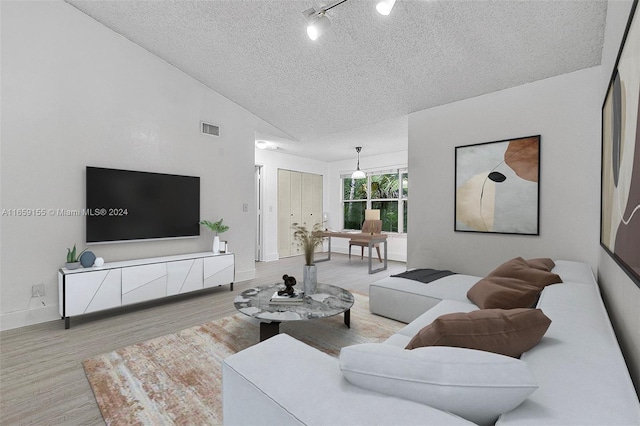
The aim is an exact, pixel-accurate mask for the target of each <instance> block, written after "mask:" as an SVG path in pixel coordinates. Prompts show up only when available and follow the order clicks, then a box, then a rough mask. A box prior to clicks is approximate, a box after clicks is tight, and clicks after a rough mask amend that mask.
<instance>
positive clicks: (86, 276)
mask: <svg viewBox="0 0 640 426" xmlns="http://www.w3.org/2000/svg"><path fill="white" fill-rule="evenodd" d="M64 279H65V292H64V297H65V315H66V316H67V317H70V316H73V315H81V314H87V313H89V312H96V311H101V310H103V309H109V308H115V307H118V306H120V305H121V304H122V302H121V292H120V269H107V270H104V271H95V272H83V273H78V274H69V275H67V276H66V277H65V278H64Z"/></svg>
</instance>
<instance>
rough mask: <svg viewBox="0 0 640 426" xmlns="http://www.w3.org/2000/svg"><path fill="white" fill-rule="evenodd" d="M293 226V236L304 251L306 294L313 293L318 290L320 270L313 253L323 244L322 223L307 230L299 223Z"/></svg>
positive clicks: (304, 287) (303, 275) (303, 276)
mask: <svg viewBox="0 0 640 426" xmlns="http://www.w3.org/2000/svg"><path fill="white" fill-rule="evenodd" d="M292 228H293V229H294V231H293V238H294V239H295V240H296V242H297V243H298V245H299V246H300V247H302V250H303V251H304V261H305V265H304V267H303V269H302V272H303V273H302V278H303V281H302V283H303V284H302V285H303V289H304V294H313V293H315V291H316V284H318V270H317V267H316V265H315V264H314V263H313V254H314V252H315V250H316V248H317V247H320V246H321V245H322V240H323V237H322V223H316V224H315V225H313V228H312V229H311V231H309V230H307V227H306V226H304V225H300V224H297V223H294V224H293V226H292Z"/></svg>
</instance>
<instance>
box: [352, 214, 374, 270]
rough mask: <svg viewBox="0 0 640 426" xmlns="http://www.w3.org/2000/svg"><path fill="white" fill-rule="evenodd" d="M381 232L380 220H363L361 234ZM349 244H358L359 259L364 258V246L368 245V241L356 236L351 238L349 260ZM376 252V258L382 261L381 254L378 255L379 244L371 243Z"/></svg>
mask: <svg viewBox="0 0 640 426" xmlns="http://www.w3.org/2000/svg"><path fill="white" fill-rule="evenodd" d="M381 232H382V221H381V220H365V221H364V223H363V224H362V233H363V234H380V233H381ZM351 246H360V259H364V248H365V247H369V241H367V240H359V239H358V237H354V238H351V239H350V240H349V260H351ZM373 246H374V247H375V248H376V251H377V252H378V260H379V261H380V262H382V256H380V244H378V243H375V244H374V245H373Z"/></svg>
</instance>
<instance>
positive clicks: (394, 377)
mask: <svg viewBox="0 0 640 426" xmlns="http://www.w3.org/2000/svg"><path fill="white" fill-rule="evenodd" d="M340 369H341V370H342V374H343V375H344V377H345V378H346V379H347V380H348V381H349V382H351V383H353V384H354V385H356V386H359V387H361V388H364V389H368V390H373V391H376V392H380V393H384V394H387V395H391V396H396V397H399V398H403V399H408V400H412V401H416V402H419V403H422V404H426V405H429V406H431V407H434V408H438V409H440V410H443V411H448V412H450V413H453V414H457V415H458V416H460V417H463V418H465V419H467V420H470V421H472V422H474V423H477V424H481V425H484V424H493V423H494V422H495V420H496V419H497V417H498V416H499V415H500V414H502V413H506V412H507V411H511V410H513V409H514V408H515V407H517V406H518V405H520V404H521V403H522V401H524V400H525V399H526V398H527V397H528V396H529V395H531V393H533V391H535V390H536V389H537V388H538V386H537V385H536V383H535V382H534V380H533V377H532V376H531V372H530V371H529V367H528V366H527V364H526V363H525V362H524V361H520V360H519V359H515V358H511V357H508V356H504V355H498V354H494V353H491V352H484V351H478V350H474V349H466V348H453V347H447V346H430V347H424V348H417V349H412V350H407V349H403V348H399V347H396V346H391V345H386V344H382V343H365V344H361V345H354V346H348V347H346V348H343V349H342V350H341V351H340Z"/></svg>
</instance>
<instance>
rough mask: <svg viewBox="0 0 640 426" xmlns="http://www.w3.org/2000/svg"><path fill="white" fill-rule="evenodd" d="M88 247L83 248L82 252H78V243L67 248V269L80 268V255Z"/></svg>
mask: <svg viewBox="0 0 640 426" xmlns="http://www.w3.org/2000/svg"><path fill="white" fill-rule="evenodd" d="M86 250H87V249H84V250H82V251H81V252H80V253H76V245H75V244H74V245H73V249H70V248H67V263H65V265H64V266H65V268H67V269H78V268H79V267H80V256H82V253H84V252H85V251H86Z"/></svg>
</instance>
